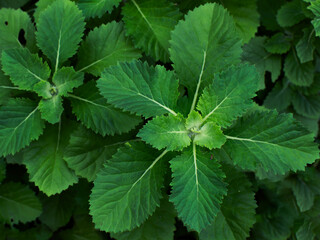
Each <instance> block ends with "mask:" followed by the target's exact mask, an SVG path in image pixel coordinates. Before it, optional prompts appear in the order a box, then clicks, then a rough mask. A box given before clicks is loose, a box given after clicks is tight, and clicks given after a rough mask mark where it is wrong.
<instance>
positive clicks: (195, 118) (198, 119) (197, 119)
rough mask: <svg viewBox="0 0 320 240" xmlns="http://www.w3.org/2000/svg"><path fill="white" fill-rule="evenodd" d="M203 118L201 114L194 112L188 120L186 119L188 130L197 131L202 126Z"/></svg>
mask: <svg viewBox="0 0 320 240" xmlns="http://www.w3.org/2000/svg"><path fill="white" fill-rule="evenodd" d="M201 123H202V116H201V114H200V113H199V112H197V111H194V110H192V111H191V112H190V113H189V115H188V118H187V119H186V128H187V129H196V128H199V126H201Z"/></svg>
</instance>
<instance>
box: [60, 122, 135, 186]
mask: <svg viewBox="0 0 320 240" xmlns="http://www.w3.org/2000/svg"><path fill="white" fill-rule="evenodd" d="M129 137H130V136H126V135H121V136H114V137H105V138H103V137H101V136H100V135H97V134H94V133H93V132H92V131H91V130H88V129H86V128H84V127H83V126H82V125H80V126H79V127H78V128H77V130H75V131H74V132H73V133H72V134H71V136H70V141H69V145H68V146H67V148H66V149H65V155H64V159H65V160H66V162H67V163H68V166H69V167H70V168H71V169H73V170H74V171H75V173H76V174H77V175H79V176H81V177H84V178H87V179H88V181H93V180H94V179H95V178H96V175H97V173H98V172H99V171H100V169H101V168H102V167H103V164H104V163H105V162H106V161H107V160H109V159H110V158H111V157H112V155H113V154H115V153H116V152H117V149H118V148H119V147H121V146H123V145H124V144H125V143H126V142H127V141H129V140H130V138H129Z"/></svg>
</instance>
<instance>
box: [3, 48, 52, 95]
mask: <svg viewBox="0 0 320 240" xmlns="http://www.w3.org/2000/svg"><path fill="white" fill-rule="evenodd" d="M1 63H2V70H3V71H4V72H5V73H6V74H7V75H9V76H10V80H11V82H12V83H13V84H14V85H16V86H18V87H19V89H21V90H28V91H35V92H36V93H37V94H38V95H39V96H40V97H43V98H50V97H51V94H50V92H49V89H50V83H49V82H48V78H49V77H50V68H49V66H48V64H47V63H45V62H43V61H42V59H41V58H39V57H38V55H37V54H31V53H30V51H29V50H28V49H27V48H16V49H8V50H4V51H3V52H2V58H1Z"/></svg>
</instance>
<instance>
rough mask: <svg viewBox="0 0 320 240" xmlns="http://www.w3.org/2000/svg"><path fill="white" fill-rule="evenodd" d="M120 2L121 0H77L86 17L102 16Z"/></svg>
mask: <svg viewBox="0 0 320 240" xmlns="http://www.w3.org/2000/svg"><path fill="white" fill-rule="evenodd" d="M120 2H121V0H79V1H78V6H79V8H80V9H81V10H82V12H83V15H84V16H85V17H86V18H90V17H102V15H103V14H105V13H106V12H109V13H111V12H112V10H113V8H114V7H118V5H119V3H120Z"/></svg>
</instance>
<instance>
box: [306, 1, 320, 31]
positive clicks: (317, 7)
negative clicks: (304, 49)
mask: <svg viewBox="0 0 320 240" xmlns="http://www.w3.org/2000/svg"><path fill="white" fill-rule="evenodd" d="M308 9H309V10H311V11H312V12H313V14H314V15H315V18H314V20H312V22H311V23H312V25H313V27H314V30H315V31H316V36H317V37H319V36H320V2H319V1H313V2H311V5H310V6H309V7H308Z"/></svg>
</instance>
